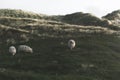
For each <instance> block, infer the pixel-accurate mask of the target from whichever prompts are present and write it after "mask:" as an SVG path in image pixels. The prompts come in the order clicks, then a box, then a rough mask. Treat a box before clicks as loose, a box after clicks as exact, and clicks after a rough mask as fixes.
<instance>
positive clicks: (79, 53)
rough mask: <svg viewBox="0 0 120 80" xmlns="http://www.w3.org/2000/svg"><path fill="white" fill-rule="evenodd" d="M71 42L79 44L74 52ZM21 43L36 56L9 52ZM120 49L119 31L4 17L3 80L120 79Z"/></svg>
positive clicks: (0, 27) (0, 21) (0, 36)
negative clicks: (11, 47)
mask: <svg viewBox="0 0 120 80" xmlns="http://www.w3.org/2000/svg"><path fill="white" fill-rule="evenodd" d="M69 39H74V40H75V41H76V47H75V48H74V49H73V50H70V49H69V48H68V46H67V42H68V40H69ZM20 44H26V45H29V46H31V47H32V48H33V54H27V53H18V52H17V54H16V55H15V56H12V55H11V54H10V53H9V52H8V48H9V46H11V45H14V46H15V47H16V48H18V45H20ZM119 48H120V38H119V30H114V29H110V28H106V27H101V26H81V25H72V24H67V23H63V22H59V21H55V20H54V21H52V20H50V19H49V20H46V19H34V18H32V19H31V18H20V17H19V18H16V17H0V80H120V76H119V74H120V49H119Z"/></svg>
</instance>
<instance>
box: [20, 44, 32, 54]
mask: <svg viewBox="0 0 120 80" xmlns="http://www.w3.org/2000/svg"><path fill="white" fill-rule="evenodd" d="M18 51H19V52H27V53H33V50H32V48H31V47H29V46H27V45H20V46H19V47H18Z"/></svg>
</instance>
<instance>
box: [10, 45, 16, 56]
mask: <svg viewBox="0 0 120 80" xmlns="http://www.w3.org/2000/svg"><path fill="white" fill-rule="evenodd" d="M9 53H11V54H12V55H13V56H14V55H15V54H16V48H15V47H14V46H10V47H9Z"/></svg>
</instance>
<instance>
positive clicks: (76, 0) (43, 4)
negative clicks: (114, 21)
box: [0, 0, 120, 17]
mask: <svg viewBox="0 0 120 80" xmlns="http://www.w3.org/2000/svg"><path fill="white" fill-rule="evenodd" d="M6 8H7V9H21V10H25V11H32V12H36V13H42V14H47V15H65V14H71V13H74V12H85V13H92V14H93V15H96V16H98V17H101V16H104V15H106V14H107V13H110V12H112V11H114V10H118V9H120V0H0V9H6Z"/></svg>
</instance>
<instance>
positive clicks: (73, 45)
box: [68, 39, 75, 50]
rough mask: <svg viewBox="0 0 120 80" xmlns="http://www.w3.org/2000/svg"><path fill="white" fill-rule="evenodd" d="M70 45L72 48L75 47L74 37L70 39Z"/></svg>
mask: <svg viewBox="0 0 120 80" xmlns="http://www.w3.org/2000/svg"><path fill="white" fill-rule="evenodd" d="M68 47H69V48H70V49H71V50H72V49H73V48H74V47H75V41H74V40H73V39H70V40H69V41H68Z"/></svg>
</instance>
